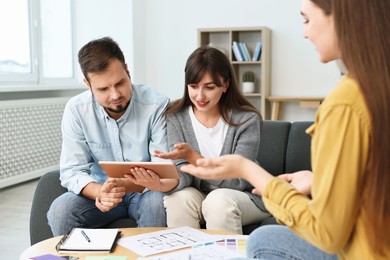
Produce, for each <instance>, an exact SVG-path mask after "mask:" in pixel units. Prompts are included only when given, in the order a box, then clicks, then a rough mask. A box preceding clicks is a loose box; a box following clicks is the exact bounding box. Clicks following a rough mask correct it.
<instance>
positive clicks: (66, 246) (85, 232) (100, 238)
mask: <svg viewBox="0 0 390 260" xmlns="http://www.w3.org/2000/svg"><path fill="white" fill-rule="evenodd" d="M119 236H120V231H119V229H117V228H95V229H88V228H73V229H72V230H71V231H70V232H69V234H66V235H64V236H63V237H62V238H61V240H60V241H59V242H58V244H57V246H56V250H57V251H58V252H59V253H94V252H95V253H109V252H111V251H112V250H113V248H114V246H115V243H116V240H117V239H118V238H119Z"/></svg>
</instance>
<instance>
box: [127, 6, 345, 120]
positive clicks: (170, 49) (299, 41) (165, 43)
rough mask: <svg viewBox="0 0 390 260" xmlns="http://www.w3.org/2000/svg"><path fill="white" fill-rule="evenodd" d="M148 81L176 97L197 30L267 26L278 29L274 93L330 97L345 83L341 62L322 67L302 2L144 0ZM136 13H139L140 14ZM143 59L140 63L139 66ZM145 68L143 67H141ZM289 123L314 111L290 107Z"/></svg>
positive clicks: (309, 117) (274, 32)
mask: <svg viewBox="0 0 390 260" xmlns="http://www.w3.org/2000/svg"><path fill="white" fill-rule="evenodd" d="M143 2H144V5H145V10H144V11H145V13H144V23H145V24H144V25H143V26H144V30H143V31H142V34H141V35H135V36H134V39H135V41H137V40H138V39H142V38H143V37H144V41H145V42H144V46H145V56H144V61H143V62H142V63H143V66H144V68H143V70H144V71H146V73H145V78H141V80H143V82H145V83H148V84H151V85H153V86H155V87H156V88H159V89H161V90H162V91H163V92H165V93H166V94H167V95H168V96H169V97H171V98H179V97H181V95H182V93H183V82H184V72H183V71H184V64H185V61H186V59H187V57H188V55H189V54H190V53H191V52H192V51H193V50H194V49H195V48H196V47H197V29H198V28H208V27H211V28H212V27H247V26H267V27H269V28H270V29H271V30H272V55H271V57H272V69H271V74H272V77H271V79H272V80H271V83H272V87H271V95H275V96H325V95H327V93H328V92H329V91H330V90H331V89H332V88H333V87H334V86H335V84H336V82H337V80H338V79H339V75H340V73H339V70H338V67H337V65H336V64H335V63H329V64H326V65H324V64H321V63H320V62H319V61H318V58H317V53H316V51H315V48H314V46H313V45H312V44H311V43H310V42H309V41H308V40H305V39H304V38H303V19H302V18H301V16H300V3H301V1H300V0H288V1H286V0H240V1H237V0H213V1H210V0H197V1H189V0H164V1H161V0H143ZM135 11H136V10H135ZM138 63H139V61H137V60H136V61H135V64H136V65H137V64H138ZM140 64H141V63H140ZM282 112H283V115H284V116H283V119H284V120H288V121H296V120H313V119H314V114H315V112H314V111H313V110H312V109H305V108H299V107H298V104H292V103H291V104H287V105H286V106H285V107H284V109H283V110H282Z"/></svg>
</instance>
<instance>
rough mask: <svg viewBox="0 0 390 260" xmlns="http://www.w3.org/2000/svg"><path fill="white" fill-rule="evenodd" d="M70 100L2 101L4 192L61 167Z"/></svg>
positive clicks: (0, 179) (0, 131) (0, 165)
mask: <svg viewBox="0 0 390 260" xmlns="http://www.w3.org/2000/svg"><path fill="white" fill-rule="evenodd" d="M68 100H69V97H66V98H42V99H28V100H26V99H22V100H12V101H0V188H3V187H6V186H10V185H13V184H17V183H20V182H23V181H27V180H31V179H34V178H37V177H40V176H42V175H43V174H44V173H45V172H47V171H50V170H53V169H56V168H58V167H59V158H60V153H61V141H62V137H61V118H62V114H63V111H64V107H65V104H66V102H67V101H68Z"/></svg>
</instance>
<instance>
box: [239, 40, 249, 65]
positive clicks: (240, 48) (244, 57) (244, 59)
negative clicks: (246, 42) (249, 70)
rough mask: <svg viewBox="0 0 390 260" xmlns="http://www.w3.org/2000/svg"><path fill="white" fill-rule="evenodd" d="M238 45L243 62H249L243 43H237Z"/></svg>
mask: <svg viewBox="0 0 390 260" xmlns="http://www.w3.org/2000/svg"><path fill="white" fill-rule="evenodd" d="M237 45H238V50H239V51H240V54H241V57H242V61H247V57H246V56H245V51H244V47H243V45H242V42H237Z"/></svg>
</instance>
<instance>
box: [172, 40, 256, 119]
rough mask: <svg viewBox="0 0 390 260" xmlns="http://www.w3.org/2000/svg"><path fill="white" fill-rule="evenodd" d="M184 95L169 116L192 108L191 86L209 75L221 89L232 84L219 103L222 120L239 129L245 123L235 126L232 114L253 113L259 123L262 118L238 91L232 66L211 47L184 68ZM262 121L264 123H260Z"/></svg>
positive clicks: (193, 56) (195, 54)
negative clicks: (230, 113) (238, 126)
mask: <svg viewBox="0 0 390 260" xmlns="http://www.w3.org/2000/svg"><path fill="white" fill-rule="evenodd" d="M184 72H185V83H184V94H183V97H182V98H181V99H178V100H175V101H173V102H172V103H171V105H170V106H169V108H168V109H167V111H166V114H172V113H176V112H178V111H180V110H182V109H185V108H187V107H189V106H191V105H192V102H191V100H190V98H189V95H188V87H187V86H188V84H194V83H195V84H197V83H199V81H200V80H201V79H202V77H203V75H204V74H205V73H206V72H208V73H209V74H210V77H211V78H212V80H213V82H214V83H215V84H216V85H217V86H218V87H222V86H223V85H224V84H225V83H228V84H229V87H228V88H227V90H226V92H225V93H224V94H223V95H222V96H221V99H220V101H219V103H218V105H219V108H220V111H221V115H222V118H223V120H224V121H225V122H226V123H227V124H229V125H235V126H237V125H240V124H243V123H245V122H239V123H238V122H232V120H231V119H230V117H229V112H230V111H251V112H254V113H256V114H257V115H258V116H259V117H260V119H261V115H260V113H259V112H258V111H257V110H256V108H255V107H254V106H253V105H252V104H251V103H250V102H249V101H248V100H246V99H245V97H244V96H243V94H242V92H241V91H240V89H239V88H238V85H237V80H236V77H235V75H234V72H233V68H232V65H231V64H230V62H229V60H228V58H227V57H226V55H225V54H224V53H222V52H221V51H220V50H218V49H216V48H212V47H208V46H204V47H199V48H197V49H196V50H195V51H194V52H192V53H191V55H190V56H189V57H188V59H187V63H186V65H185V69H184ZM221 78H222V80H221ZM260 121H261V120H260Z"/></svg>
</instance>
